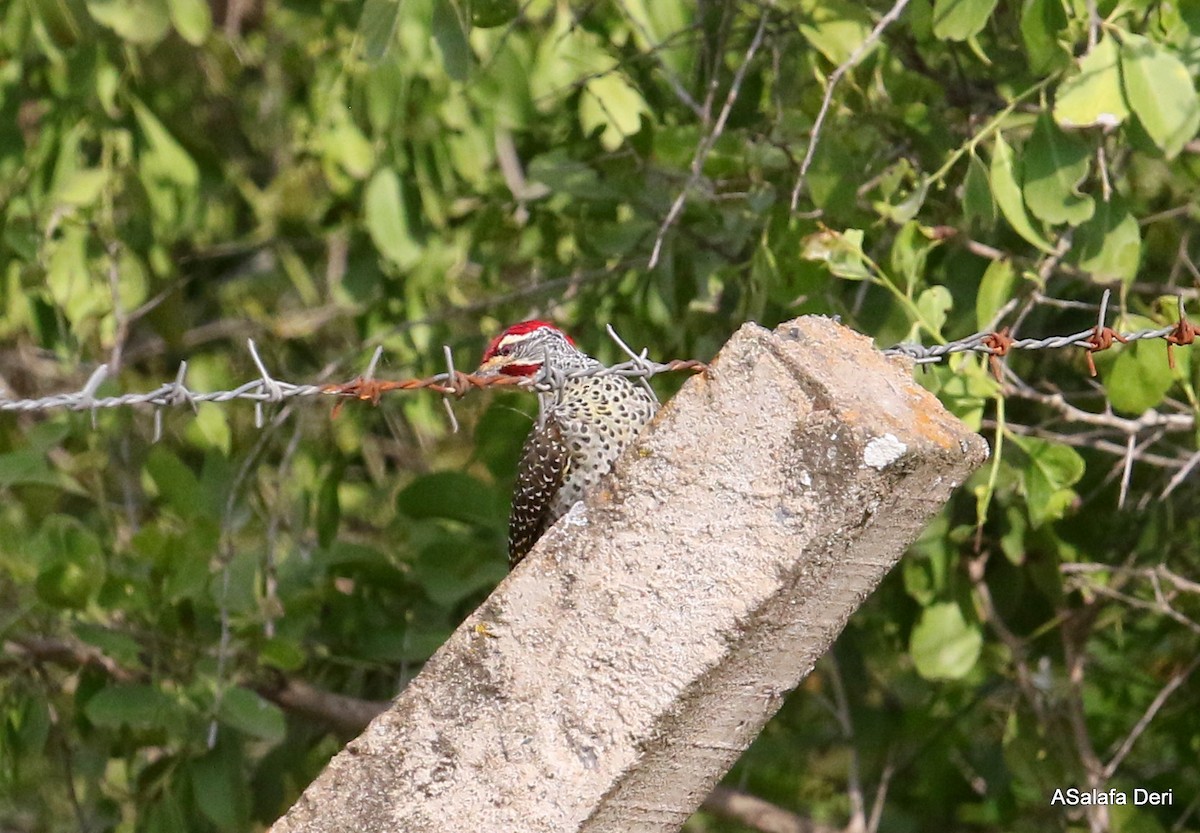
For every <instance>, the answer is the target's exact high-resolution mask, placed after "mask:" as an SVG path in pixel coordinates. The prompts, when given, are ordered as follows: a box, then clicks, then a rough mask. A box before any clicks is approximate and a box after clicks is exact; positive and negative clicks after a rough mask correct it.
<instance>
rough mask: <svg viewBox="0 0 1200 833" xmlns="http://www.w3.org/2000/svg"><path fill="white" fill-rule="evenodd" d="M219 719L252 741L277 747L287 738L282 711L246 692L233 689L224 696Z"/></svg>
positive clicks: (242, 689) (218, 711)
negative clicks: (264, 742) (275, 744)
mask: <svg viewBox="0 0 1200 833" xmlns="http://www.w3.org/2000/svg"><path fill="white" fill-rule="evenodd" d="M217 719H218V720H220V721H221V722H222V723H224V724H225V725H226V726H231V727H233V728H234V729H237V730H238V731H239V732H245V733H246V734H247V735H250V736H251V737H256V738H258V739H260V740H265V741H267V742H269V743H278V742H279V741H281V740H283V737H284V735H285V734H287V724H286V722H285V721H284V718H283V711H282V710H280V708H279V707H278V706H276V705H275V704H274V703H270V702H267V701H266V700H264V699H263V698H262V697H260V696H259V695H258V694H256V693H254V692H253V691H250V690H249V689H247V688H241V687H240V686H234V687H233V688H229V689H226V690H225V692H224V693H223V694H222V695H221V704H220V706H219V707H218V708H217Z"/></svg>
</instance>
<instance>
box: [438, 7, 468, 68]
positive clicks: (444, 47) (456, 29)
mask: <svg viewBox="0 0 1200 833" xmlns="http://www.w3.org/2000/svg"><path fill="white" fill-rule="evenodd" d="M430 29H431V30H432V32H433V42H434V43H436V44H437V47H438V51H439V52H440V53H441V55H442V66H443V67H444V68H445V70H446V75H448V76H449V77H450V78H453V79H454V80H455V81H466V80H467V76H468V75H470V72H471V62H472V60H473V59H474V57H475V53H473V52H472V51H471V44H470V43H468V42H467V33H466V30H465V29H464V27H463V22H462V21H461V20H460V19H459V17H458V12H457V11H456V10H455V8H454V6H453V5H451V3H450V0H434V3H433V19H432V21H431V22H430Z"/></svg>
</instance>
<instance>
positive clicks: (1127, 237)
mask: <svg viewBox="0 0 1200 833" xmlns="http://www.w3.org/2000/svg"><path fill="white" fill-rule="evenodd" d="M1074 253H1075V258H1076V262H1077V264H1078V266H1079V268H1080V269H1082V270H1084V271H1085V272H1090V273H1091V276H1092V279H1093V280H1095V281H1097V282H1099V283H1108V282H1110V281H1131V280H1133V278H1134V277H1135V276H1136V275H1137V272H1138V265H1139V263H1140V262H1141V257H1142V233H1141V228H1140V227H1139V226H1138V222H1137V220H1136V219H1134V217H1133V215H1132V214H1130V213H1129V209H1128V208H1126V206H1125V201H1124V200H1122V199H1121V198H1120V197H1113V198H1112V199H1111V200H1110V201H1109V202H1101V203H1099V204H1097V206H1096V214H1095V216H1093V217H1092V219H1090V220H1088V221H1087V222H1086V223H1083V224H1082V225H1080V226H1079V228H1078V229H1077V230H1076V234H1075V246H1074Z"/></svg>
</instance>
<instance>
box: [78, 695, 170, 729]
mask: <svg viewBox="0 0 1200 833" xmlns="http://www.w3.org/2000/svg"><path fill="white" fill-rule="evenodd" d="M83 713H84V714H85V715H87V719H88V720H90V721H91V722H92V723H94V724H96V725H97V726H103V727H106V728H113V729H116V728H119V727H121V726H128V727H130V728H131V729H171V730H175V729H178V727H179V722H180V719H181V718H182V717H183V711H182V708H181V707H180V705H179V704H178V703H177V702H176V701H175V700H174V699H173V698H171V697H170V696H168V695H167V694H165V693H163V692H162V691H159V690H158V689H157V688H155V687H154V686H150V685H139V684H129V685H113V686H108V687H107V688H103V689H101V690H100V691H98V692H97V693H96V694H95V695H93V696H92V697H91V699H89V700H88V701H87V705H86V706H84V709H83Z"/></svg>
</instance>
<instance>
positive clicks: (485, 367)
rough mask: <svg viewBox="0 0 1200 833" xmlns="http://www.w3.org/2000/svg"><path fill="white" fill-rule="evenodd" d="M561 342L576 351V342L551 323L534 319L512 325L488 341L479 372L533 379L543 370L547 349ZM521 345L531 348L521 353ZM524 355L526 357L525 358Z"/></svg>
mask: <svg viewBox="0 0 1200 833" xmlns="http://www.w3.org/2000/svg"><path fill="white" fill-rule="evenodd" d="M559 339H561V340H562V341H563V342H565V343H566V345H568V346H569V347H570V348H572V349H574V347H575V339H573V338H571V337H570V336H569V335H567V334H566V333H565V332H563V331H562V330H561V329H560V328H558V327H556V326H555V325H554V324H551V323H550V322H549V321H540V320H538V319H531V320H529V321H522V322H521V323H519V324H513V325H512V326H511V327H509V328H508V329H507V330H505V331H504V332H502V333H501V334H500V335H498V336H496V337H495V338H493V339H492V340H491V341H490V342H488V346H487V349H486V350H484V351H483V361H482V362H481V364H480V365H479V373H481V374H482V375H488V374H494V373H501V374H503V375H505V376H532V375H534V374H535V373H537V372H538V370H540V369H541V367H542V361H543V356H544V355H545V354H546V352H547V349H548V348H550V347H552V346H553V345H554V343H555V342H556V341H558V340H559ZM522 345H530V348H529V349H527V350H525V351H522V350H521V346H522ZM535 345H540V347H539V346H535ZM523 352H524V353H527V355H522V353H523Z"/></svg>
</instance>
